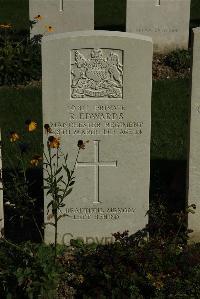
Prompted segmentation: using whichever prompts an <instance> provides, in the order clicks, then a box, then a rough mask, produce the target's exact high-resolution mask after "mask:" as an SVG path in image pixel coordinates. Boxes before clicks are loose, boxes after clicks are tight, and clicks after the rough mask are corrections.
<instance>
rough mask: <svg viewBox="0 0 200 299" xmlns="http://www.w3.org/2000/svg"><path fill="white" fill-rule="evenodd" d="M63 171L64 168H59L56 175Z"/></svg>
mask: <svg viewBox="0 0 200 299" xmlns="http://www.w3.org/2000/svg"><path fill="white" fill-rule="evenodd" d="M61 170H62V167H60V168H58V170H57V171H56V172H55V175H57V174H59V173H60V172H61Z"/></svg>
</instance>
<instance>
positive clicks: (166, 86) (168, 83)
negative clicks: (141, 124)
mask: <svg viewBox="0 0 200 299" xmlns="http://www.w3.org/2000/svg"><path fill="white" fill-rule="evenodd" d="M189 93H190V84H189V80H182V79H179V80H164V81H156V82H154V84H153V95H152V135H151V136H152V139H151V159H164V160H186V159H187V140H188V131H189V129H188V116H189V112H188V111H189V104H190V103H189V99H190V95H189Z"/></svg>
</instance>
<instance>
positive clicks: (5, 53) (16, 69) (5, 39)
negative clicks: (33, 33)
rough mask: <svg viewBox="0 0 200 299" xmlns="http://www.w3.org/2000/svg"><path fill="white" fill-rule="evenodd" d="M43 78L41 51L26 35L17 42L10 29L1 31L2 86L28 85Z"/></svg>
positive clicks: (0, 71) (0, 65)
mask: <svg viewBox="0 0 200 299" xmlns="http://www.w3.org/2000/svg"><path fill="white" fill-rule="evenodd" d="M40 78H41V49H40V43H39V41H38V40H36V39H30V38H29V33H26V35H25V36H23V38H21V40H19V41H16V40H15V38H14V34H13V33H12V34H11V33H10V32H9V31H8V29H3V28H2V29H0V85H17V84H26V83H27V82H29V81H31V80H39V79H40Z"/></svg>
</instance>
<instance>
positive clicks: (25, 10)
mask: <svg viewBox="0 0 200 299" xmlns="http://www.w3.org/2000/svg"><path fill="white" fill-rule="evenodd" d="M0 23H11V24H13V25H14V26H15V27H16V29H17V30H19V31H20V30H24V29H25V30H29V0H0Z"/></svg>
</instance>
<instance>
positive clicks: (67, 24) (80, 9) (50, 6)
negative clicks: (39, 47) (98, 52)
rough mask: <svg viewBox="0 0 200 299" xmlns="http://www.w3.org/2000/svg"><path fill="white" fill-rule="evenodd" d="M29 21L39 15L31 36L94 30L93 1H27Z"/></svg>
mask: <svg viewBox="0 0 200 299" xmlns="http://www.w3.org/2000/svg"><path fill="white" fill-rule="evenodd" d="M29 15H30V20H34V17H36V16H38V15H40V16H41V20H38V22H37V24H35V25H34V27H33V29H32V31H31V36H33V35H35V34H42V35H43V34H45V35H48V34H52V33H51V32H48V30H47V27H48V26H52V30H53V32H54V33H62V32H69V31H75V30H92V29H94V0H29Z"/></svg>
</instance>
